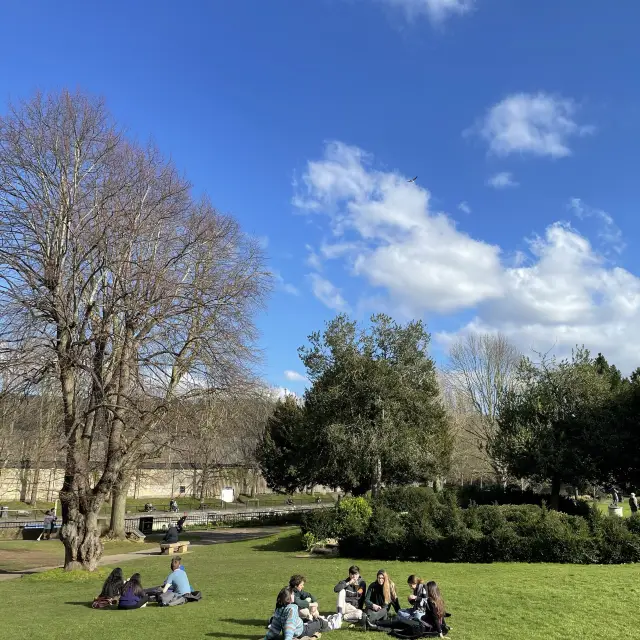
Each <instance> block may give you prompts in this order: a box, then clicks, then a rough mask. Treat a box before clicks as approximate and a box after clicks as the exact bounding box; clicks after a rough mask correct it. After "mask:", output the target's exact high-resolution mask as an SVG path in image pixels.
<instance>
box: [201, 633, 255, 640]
mask: <svg viewBox="0 0 640 640" xmlns="http://www.w3.org/2000/svg"><path fill="white" fill-rule="evenodd" d="M206 635H207V637H209V638H238V639H239V640H262V638H264V635H259V636H256V635H247V634H245V633H222V632H219V631H214V632H212V633H207V634H206Z"/></svg>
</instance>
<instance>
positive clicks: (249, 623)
mask: <svg viewBox="0 0 640 640" xmlns="http://www.w3.org/2000/svg"><path fill="white" fill-rule="evenodd" d="M220 622H233V623H234V624H240V625H244V626H245V627H262V628H263V629H264V630H265V633H266V629H267V624H268V621H267V620H237V619H235V618H221V619H220Z"/></svg>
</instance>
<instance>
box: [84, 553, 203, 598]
mask: <svg viewBox="0 0 640 640" xmlns="http://www.w3.org/2000/svg"><path fill="white" fill-rule="evenodd" d="M181 563H182V558H180V556H176V557H175V558H172V559H171V573H170V574H169V575H168V576H167V578H166V580H165V581H164V583H163V584H162V585H161V586H159V587H151V588H150V589H145V588H144V587H143V586H142V579H141V577H140V574H139V573H134V574H133V575H132V576H131V577H130V578H129V579H128V580H125V579H124V576H123V574H122V569H120V567H118V568H117V569H114V570H113V571H112V572H111V573H110V574H109V576H108V577H107V579H106V580H105V582H104V585H102V591H101V592H100V595H99V596H96V598H95V599H94V600H93V604H92V605H91V606H92V607H93V608H94V609H107V608H110V607H112V606H114V605H116V604H117V606H118V609H141V608H142V607H146V606H147V604H148V603H149V602H157V604H158V605H160V606H168V607H171V606H175V605H179V604H185V603H186V602H196V601H198V600H200V599H201V598H202V594H201V593H200V592H199V591H194V590H193V589H192V588H191V585H190V584H189V578H188V577H187V572H186V571H185V569H184V566H183V565H182V564H181Z"/></svg>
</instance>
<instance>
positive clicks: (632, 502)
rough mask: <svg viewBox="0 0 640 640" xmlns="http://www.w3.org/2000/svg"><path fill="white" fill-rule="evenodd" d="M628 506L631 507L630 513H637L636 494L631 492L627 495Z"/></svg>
mask: <svg viewBox="0 0 640 640" xmlns="http://www.w3.org/2000/svg"><path fill="white" fill-rule="evenodd" d="M629 507H631V513H632V514H633V513H637V512H638V500H637V498H636V494H635V493H632V494H631V495H630V496H629Z"/></svg>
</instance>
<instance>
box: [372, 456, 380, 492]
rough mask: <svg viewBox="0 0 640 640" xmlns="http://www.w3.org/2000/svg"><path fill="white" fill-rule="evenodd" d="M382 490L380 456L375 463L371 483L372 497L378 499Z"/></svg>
mask: <svg viewBox="0 0 640 640" xmlns="http://www.w3.org/2000/svg"><path fill="white" fill-rule="evenodd" d="M381 489H382V459H381V458H380V456H378V457H377V458H376V459H375V462H374V463H373V478H372V482H371V495H372V497H374V498H377V497H378V496H379V495H380V490H381Z"/></svg>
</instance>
